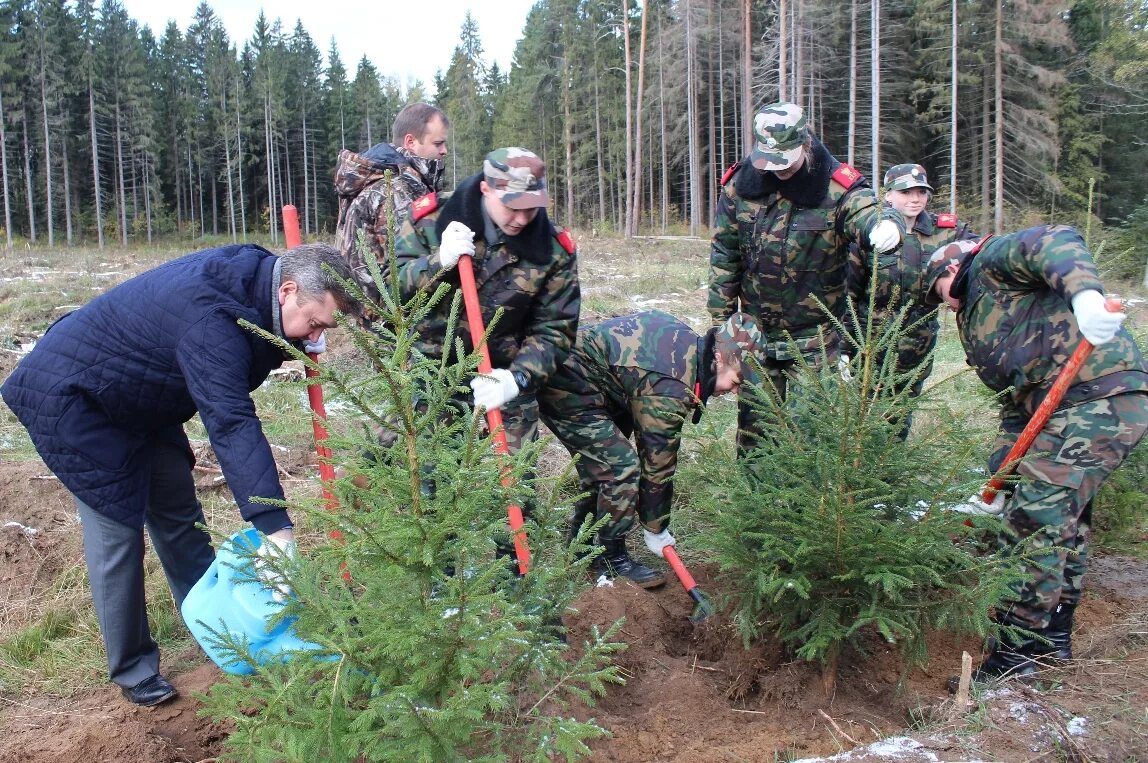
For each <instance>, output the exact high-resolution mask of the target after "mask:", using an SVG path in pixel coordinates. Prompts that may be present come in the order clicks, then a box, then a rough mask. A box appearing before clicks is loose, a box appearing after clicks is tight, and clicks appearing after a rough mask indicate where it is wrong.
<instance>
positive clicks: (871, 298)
mask: <svg viewBox="0 0 1148 763" xmlns="http://www.w3.org/2000/svg"><path fill="white" fill-rule="evenodd" d="M882 187H883V189H884V191H885V204H886V205H887V206H889V207H891V208H892V209H895V210H896V211H897V212H899V213H900V214H901V217H902V218H903V219H904V221H905V230H906V231H908V232H907V233H906V234H905V237H904V239H903V240H902V242H901V248H900V249H899V250H896V251H893V252H889V253H887V254H876V255H875V254H872V253H868V254H863V253H862V252H861V251H860V249H858V248H856V247H853V248H852V249H850V258H849V293H850V294H851V295H853V297H854V299H855V300H856V303H857V313H858V319H859V321H860V324H861V332H864V331H866V327H867V326H868V325H869V319H870V312H871V311H870V308H871V307H872V321H873V324H874V325H876V326H880V324H881V323H882V322H883V321H886V320H888V319H889V318H890V317H892V316H893V315H896V314H897V313H898V312H899V311H900V310H901V309H902V308H903V307H906V306H908V312H907V313H906V315H905V321H904V323H903V326H904V332H903V333H902V335H901V336H900V338H899V339H898V342H897V374H898V375H900V376H902V379H901V381H899V382H897V383H896V384H895V385H894V392H895V394H897V395H900V394H901V393H902V392H904V391H905V390H908V391H909V395H910V397H917V396H918V395H920V394H921V390H922V388H923V387H924V386H925V379H927V378H928V377H929V374H930V373H932V370H933V361H932V357H931V355H932V352H933V348H934V347H936V345H937V333H938V332H939V331H940V328H941V326H940V321H938V320H937V316H936V315H935V314H932V313H934V309H933V308H932V307H930V306H928V305H926V304H925V301H924V287H923V283H922V278H923V277H924V274H925V266H926V264H927V263H928V259H929V255H930V254H932V253H933V251H935V250H936V249H937V247H940V246H944V245H945V244H948V243H950V242H953V241H966V240H971V239H976V238H977V234H976V233H974V232H973V231H972V230H971V229H970V228H969V225H968V223H963V222H961V221H960V220H958V219H957V216H956V215H955V214H950V213H943V214H934V213H932V212H930V211H928V209H927V207H928V206H929V201H930V200H931V199H932V197H933V187H932V186H931V185H929V178H928V176H927V175H926V174H925V168H924V167H922V166H921V165H919V164H898V165H896V166H894V167H890V168H889V170H888V171H887V172H886V173H885V179H884V182H883V184H882ZM874 271H876V280H875V281H874V277H873V276H874ZM871 287H872V290H873V293H872V294H871V295H870V293H869V292H870V288H871ZM866 295H868V296H866ZM859 333H860V332H859ZM846 360H847V359H846ZM914 371H915V373H913V374H912V375H910V373H911V372H914ZM912 423H913V420H912V415H911V414H910V415H908V416H906V417H905V419H904V421H902V422H901V432H900V437H901V439H902V440H904V439H905V438H907V437H908V436H909V428H910V427H911V426H912Z"/></svg>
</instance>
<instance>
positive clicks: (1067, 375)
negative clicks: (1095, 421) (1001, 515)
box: [981, 297, 1122, 503]
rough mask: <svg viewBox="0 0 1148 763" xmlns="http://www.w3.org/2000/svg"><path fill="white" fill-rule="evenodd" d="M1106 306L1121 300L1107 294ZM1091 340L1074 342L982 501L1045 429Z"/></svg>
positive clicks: (1114, 306) (1113, 306)
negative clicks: (1076, 343)
mask: <svg viewBox="0 0 1148 763" xmlns="http://www.w3.org/2000/svg"><path fill="white" fill-rule="evenodd" d="M1104 307H1105V309H1107V310H1108V312H1110V313H1118V312H1120V310H1121V307H1122V305H1121V303H1120V300H1119V299H1115V298H1111V297H1110V298H1109V299H1108V300H1107V301H1106V302H1105V303H1104ZM1092 349H1093V344H1092V342H1090V341H1088V340H1087V339H1081V340H1080V344H1078V345H1077V346H1076V350H1074V351H1073V353H1072V355H1071V356H1070V357H1069V359H1068V362H1067V363H1065V364H1064V368H1062V369H1061V370H1060V374H1059V375H1058V376H1057V377H1056V381H1054V382H1053V383H1052V387H1050V388H1049V390H1048V394H1047V395H1045V396H1044V400H1042V401H1041V403H1040V405H1039V406H1038V407H1037V409H1036V413H1034V414H1033V415H1032V418H1031V419H1029V420H1028V424H1026V425H1025V427H1024V430H1023V431H1022V432H1021V433H1020V437H1018V438H1017V440H1016V442H1015V443H1013V446H1012V448H1010V449H1009V452H1008V455H1006V456H1005V459H1004V463H1003V464H1001V468H1000V469H998V470H997V473H996V474H994V475H993V476H992V479H990V480H989V481H988V483H987V484H986V485H985V486H984V488H983V489H982V490H981V500H982V501H984V502H985V503H992V502H993V499H994V498H996V496H997V492H998V491H999V490H1000V489H1001V488H1002V487H1004V478H1005V477H1007V476H1008V475H1009V474H1011V473H1012V470H1013V469H1015V468H1016V465H1017V462H1018V461H1020V460H1021V458H1023V457H1024V454H1025V453H1027V452H1028V449H1029V446H1030V445H1032V442H1033V440H1035V439H1036V436H1037V435H1038V434H1040V430H1042V429H1044V425H1045V424H1047V423H1048V419H1049V417H1050V416H1052V412H1053V411H1055V410H1056V407H1057V406H1058V405H1060V401H1061V400H1063V399H1064V394H1065V393H1066V392H1068V388H1069V387H1071V386H1072V382H1073V381H1074V380H1075V379H1076V374H1077V373H1079V371H1080V367H1081V366H1082V365H1084V361H1085V360H1086V359H1087V358H1088V356H1089V354H1090V353H1091V352H1092Z"/></svg>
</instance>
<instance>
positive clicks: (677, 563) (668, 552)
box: [662, 546, 714, 623]
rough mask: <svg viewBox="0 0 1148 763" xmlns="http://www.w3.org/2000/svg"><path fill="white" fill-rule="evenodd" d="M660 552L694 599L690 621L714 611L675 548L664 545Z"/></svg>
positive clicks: (705, 616) (698, 621)
mask: <svg viewBox="0 0 1148 763" xmlns="http://www.w3.org/2000/svg"><path fill="white" fill-rule="evenodd" d="M662 554H663V555H664V556H665V557H666V561H667V562H669V563H670V568H671V569H672V570H673V571H674V574H675V575H677V576H678V580H680V581H681V583H682V587H683V588H685V589H686V593H688V594H689V595H690V598H691V599H693V600H694V611H693V613H692V614H691V615H690V622H691V623H700V622H702V621H703V620H705V619H706V618H707V617H709V616H710V615H712V614H713V613H714V607H713V604H711V603H710V600H709V599H708V598H707V597H706V595H705V594H704V593H702V590H701V589H700V588H698V584H697V583H696V582H694V576H693V575H691V574H690V571H689V570H687V569H686V565H684V564H682V560H681V557H679V556H678V552H677V549H675V548H674V547H673V546H666V547H665V548H663V549H662Z"/></svg>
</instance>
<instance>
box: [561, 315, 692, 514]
mask: <svg viewBox="0 0 1148 763" xmlns="http://www.w3.org/2000/svg"><path fill="white" fill-rule="evenodd" d="M702 345H703V341H702V338H701V337H699V336H698V334H697V333H696V332H695V331H694V330H693V329H691V328H690V327H689V326H687V325H686V324H685V323H682V322H681V321H679V320H678V319H677V318H674V317H673V316H672V315H668V314H667V313H663V312H660V311H658V310H650V311H647V312H641V313H635V314H634V315H626V316H622V317H619V318H611V319H609V320H605V321H602V322H601V323H598V324H596V325H594V326H590V327H588V328H584V329H582V330H580V331H579V332H578V344H577V346H576V347H575V348H574V351H573V352H572V353H571V355H570V358H569V359H568V360H567V361H566V363H565V365H563V367H562V368H561V369H560V370H559V372H558V373H559V376H560V377H562V376H576V377H580V378H579V379H578V380H577V382H584V383H585V384H587V385H589V386H590V387H593V388H594V389H596V390H597V391H598V392H599V393H600V394H601V395H602V396H603V397H604V398H605V400H606V403H607V405H608V408H609V412H610V415H611V417H612V418H614V419H615V420H623V421H624V422H625V424H626V428H627V429H629V428H630V427H632V428H633V430H634V432H635V435H636V439H637V445H638V456H639V459H640V461H641V469H642V473H641V480H640V488H639V502H640V506H641V516H642V517H643V520H644V521H645V520H646V518H649V517H663V516H669V511H670V503H671V501H672V499H673V478H674V473H675V472H676V471H677V467H678V450H679V449H680V447H681V443H682V427H683V426H684V425H685V422H686V419H687V418H690V417H691V416H693V415H694V413H695V412H696V411H698V410H699V408H700V406H701V405H702V404H703V400H702V396H703V392H702V390H701V387H702V379H701V376H700V375H699V373H698V371H699V364H700V363H701V360H702V357H703V355H705V354H706V350H705V348H703V346H702ZM709 353H711V354H712V346H711V348H710V349H709ZM577 382H575V384H562V383H561V382H558V384H559V385H560V386H563V387H577V386H580V385H579V384H578V383H577ZM710 387H711V388H712V383H711V384H710ZM547 392H548V391H544V392H543V396H542V398H541V399H540V401H539V402H540V404H541V406H542V412H543V417H544V419H545V418H546V417H548V416H555V417H558V416H561V415H562V413H563V411H562V410H561V409H560V406H561V402H562V400H563V399H564V398H563V396H562V395H560V394H559V395H555V400H556V402H557V403H558V406H549V405H547ZM571 401H572V402H575V403H578V404H581V403H582V402H584V400H582V399H580V398H578V397H573V398H571ZM555 407H559V409H558V410H554V408H555ZM578 412H579V411H571V412H570V413H575V414H576V413H578Z"/></svg>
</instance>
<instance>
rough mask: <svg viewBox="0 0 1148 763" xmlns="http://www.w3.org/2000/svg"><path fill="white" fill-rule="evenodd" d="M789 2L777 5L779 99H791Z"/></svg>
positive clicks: (783, 1) (784, 0)
mask: <svg viewBox="0 0 1148 763" xmlns="http://www.w3.org/2000/svg"><path fill="white" fill-rule="evenodd" d="M788 17H789V3H788V0H780V2H779V3H778V5H777V100H779V101H786V100H789V50H788V45H789V37H788V35H789V18H788Z"/></svg>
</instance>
